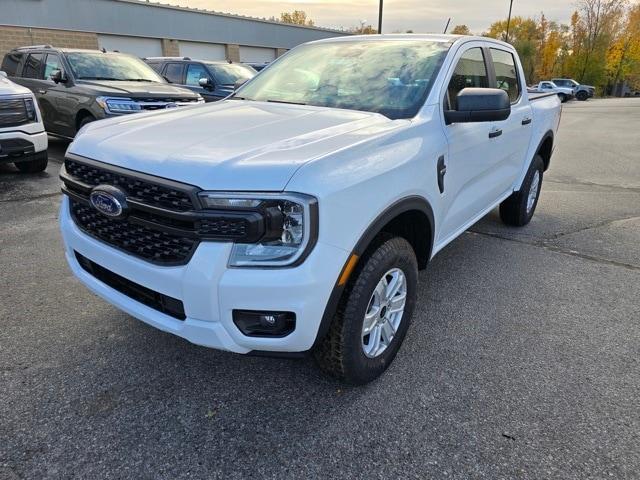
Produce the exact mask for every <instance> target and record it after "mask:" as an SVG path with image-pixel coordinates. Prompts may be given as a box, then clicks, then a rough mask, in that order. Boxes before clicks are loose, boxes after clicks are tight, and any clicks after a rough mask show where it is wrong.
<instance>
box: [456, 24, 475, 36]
mask: <svg viewBox="0 0 640 480" xmlns="http://www.w3.org/2000/svg"><path fill="white" fill-rule="evenodd" d="M451 33H452V34H454V35H471V30H469V27H467V26H466V25H456V26H455V27H453V30H451Z"/></svg>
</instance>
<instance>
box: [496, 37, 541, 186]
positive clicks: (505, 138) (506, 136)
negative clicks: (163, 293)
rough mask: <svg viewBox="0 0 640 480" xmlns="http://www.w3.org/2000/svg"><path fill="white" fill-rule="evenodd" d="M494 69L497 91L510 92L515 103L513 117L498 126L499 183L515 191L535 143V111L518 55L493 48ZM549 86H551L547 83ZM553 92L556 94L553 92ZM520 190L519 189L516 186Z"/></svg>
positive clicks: (512, 108) (512, 104)
mask: <svg viewBox="0 0 640 480" xmlns="http://www.w3.org/2000/svg"><path fill="white" fill-rule="evenodd" d="M489 52H490V54H491V64H490V67H492V68H493V71H494V74H495V80H493V81H494V82H495V83H494V84H493V85H492V87H494V88H500V89H502V90H504V91H505V92H507V94H508V95H509V99H510V100H511V115H509V118H507V119H506V120H504V121H502V122H495V126H496V128H498V129H500V130H501V131H502V135H500V136H499V137H497V138H496V142H495V146H496V147H497V148H498V156H499V161H500V164H499V166H498V168H499V172H496V173H497V176H496V177H497V178H496V180H497V181H499V182H500V185H501V186H502V188H512V187H514V182H515V181H516V179H518V178H519V176H520V172H522V165H523V163H524V162H525V161H529V160H530V159H525V158H524V157H525V156H526V154H527V152H528V150H529V142H530V141H531V126H532V121H533V119H532V111H531V105H530V104H529V98H528V97H527V96H526V95H524V94H523V92H524V91H526V90H525V88H524V87H523V85H526V84H525V82H524V81H523V79H524V76H523V73H522V72H521V71H520V69H519V68H518V63H517V60H516V57H515V55H514V54H513V53H512V52H510V51H509V50H507V49H501V48H498V47H491V48H490V49H489ZM547 83H548V82H547ZM552 91H553V90H552ZM515 187H516V188H518V187H519V185H517V186H515Z"/></svg>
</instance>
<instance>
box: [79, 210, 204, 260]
mask: <svg viewBox="0 0 640 480" xmlns="http://www.w3.org/2000/svg"><path fill="white" fill-rule="evenodd" d="M70 204H71V216H72V217H73V219H74V221H75V223H76V225H78V227H80V228H81V229H82V230H83V231H84V232H86V233H88V234H89V235H91V236H92V237H95V238H97V239H98V240H102V241H103V242H106V243H107V244H109V245H111V246H113V247H116V248H118V249H120V250H124V251H125V252H127V253H132V254H134V255H137V256H138V257H142V258H144V259H145V260H148V261H150V262H153V263H157V264H162V265H182V264H185V263H187V262H188V261H189V259H190V258H191V255H192V254H193V252H194V251H195V249H196V248H197V246H198V244H199V240H198V239H196V238H189V237H183V236H178V235H172V234H170V233H167V232H162V231H160V230H152V229H150V228H147V227H144V226H142V225H136V224H134V223H132V222H130V221H129V220H128V219H125V220H114V219H111V218H109V217H106V216H104V215H102V214H101V213H99V212H98V211H96V210H95V209H93V208H92V207H89V206H85V205H82V204H80V203H77V202H76V201H74V200H71V201H70Z"/></svg>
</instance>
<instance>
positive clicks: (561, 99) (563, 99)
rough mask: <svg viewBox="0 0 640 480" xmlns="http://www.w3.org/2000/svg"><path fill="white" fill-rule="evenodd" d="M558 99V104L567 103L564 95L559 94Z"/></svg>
mask: <svg viewBox="0 0 640 480" xmlns="http://www.w3.org/2000/svg"><path fill="white" fill-rule="evenodd" d="M558 97H560V102H561V103H564V102H566V101H567V96H566V95H565V94H564V93H559V94H558Z"/></svg>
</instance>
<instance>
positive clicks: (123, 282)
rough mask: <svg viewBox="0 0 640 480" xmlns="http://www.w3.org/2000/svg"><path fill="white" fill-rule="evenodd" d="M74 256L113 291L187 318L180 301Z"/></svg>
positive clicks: (151, 306) (175, 316)
mask: <svg viewBox="0 0 640 480" xmlns="http://www.w3.org/2000/svg"><path fill="white" fill-rule="evenodd" d="M75 254H76V259H77V260H78V263H79V264H80V266H81V267H82V268H83V269H84V270H85V271H87V272H88V273H90V274H91V275H93V276H94V277H95V278H97V279H98V280H100V281H101V282H102V283H105V284H107V285H108V286H110V287H111V288H113V289H114V290H117V291H119V292H120V293H122V294H124V295H126V296H127V297H129V298H131V299H133V300H136V301H137V302H140V303H142V304H144V305H146V306H147V307H150V308H153V309H154V310H157V311H159V312H162V313H164V314H165V315H169V316H171V317H173V318H177V319H178V320H184V319H185V318H187V317H186V315H185V313H184V305H183V303H182V302H181V301H180V300H178V299H176V298H173V297H169V296H167V295H163V294H162V293H158V292H156V291H154V290H151V289H150V288H147V287H143V286H142V285H140V284H137V283H135V282H132V281H131V280H129V279H127V278H124V277H121V276H120V275H118V274H117V273H114V272H112V271H111V270H108V269H106V268H104V267H103V266H101V265H98V264H97V263H95V262H92V261H91V260H89V259H88V258H87V257H85V256H83V255H80V254H79V253H78V252H75Z"/></svg>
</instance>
